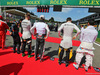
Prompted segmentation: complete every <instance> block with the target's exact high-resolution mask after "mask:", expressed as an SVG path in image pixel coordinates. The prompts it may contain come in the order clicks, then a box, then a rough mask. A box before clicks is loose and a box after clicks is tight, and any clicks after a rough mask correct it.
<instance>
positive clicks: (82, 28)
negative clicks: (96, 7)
mask: <svg viewBox="0 0 100 75" xmlns="http://www.w3.org/2000/svg"><path fill="white" fill-rule="evenodd" d="M83 30H84V27H83V25H81V33H82V31H83ZM81 33H80V36H79V38H80V40H81V36H82V34H81Z"/></svg>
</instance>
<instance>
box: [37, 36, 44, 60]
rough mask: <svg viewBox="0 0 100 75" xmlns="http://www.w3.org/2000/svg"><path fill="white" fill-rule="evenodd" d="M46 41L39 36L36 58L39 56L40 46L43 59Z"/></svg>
mask: <svg viewBox="0 0 100 75" xmlns="http://www.w3.org/2000/svg"><path fill="white" fill-rule="evenodd" d="M44 43H45V40H44V39H39V38H37V39H36V50H35V58H37V55H38V51H39V48H40V58H41V59H42V58H43V49H44Z"/></svg>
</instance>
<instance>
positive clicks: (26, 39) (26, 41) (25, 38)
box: [21, 13, 32, 58]
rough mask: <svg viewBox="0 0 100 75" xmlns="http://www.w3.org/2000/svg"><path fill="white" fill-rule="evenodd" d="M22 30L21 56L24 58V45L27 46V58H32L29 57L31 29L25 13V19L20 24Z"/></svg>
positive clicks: (28, 15)
mask: <svg viewBox="0 0 100 75" xmlns="http://www.w3.org/2000/svg"><path fill="white" fill-rule="evenodd" d="M21 25H22V28H23V34H22V56H23V57H24V56H25V53H24V52H25V47H26V45H28V50H27V51H28V57H29V58H30V57H32V56H31V42H32V39H31V32H30V28H31V22H30V14H29V13H27V14H26V15H25V19H24V20H23V21H22V23H21Z"/></svg>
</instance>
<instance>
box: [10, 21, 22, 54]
mask: <svg viewBox="0 0 100 75" xmlns="http://www.w3.org/2000/svg"><path fill="white" fill-rule="evenodd" d="M10 35H11V36H12V37H13V41H14V43H13V50H14V53H16V47H17V53H18V54H20V45H21V41H20V37H19V26H18V23H13V24H12V25H11V29H10Z"/></svg>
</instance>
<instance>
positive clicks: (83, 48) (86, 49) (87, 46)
mask: <svg viewBox="0 0 100 75" xmlns="http://www.w3.org/2000/svg"><path fill="white" fill-rule="evenodd" d="M93 50H95V49H94V47H93V43H87V42H82V43H81V45H80V46H79V47H78V49H77V51H76V63H77V64H78V65H80V62H81V59H82V57H83V56H84V54H85V56H86V62H85V65H86V66H87V67H89V66H92V60H93V56H94V53H93Z"/></svg>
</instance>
